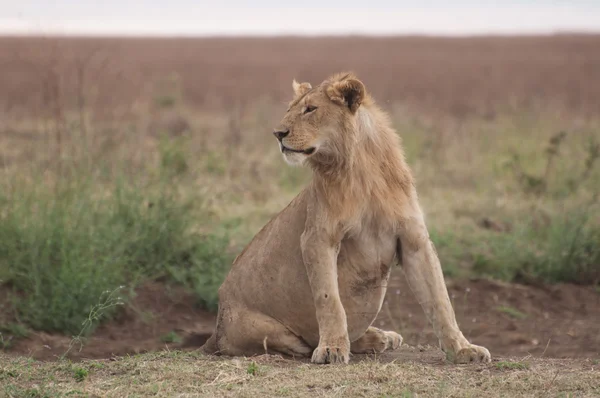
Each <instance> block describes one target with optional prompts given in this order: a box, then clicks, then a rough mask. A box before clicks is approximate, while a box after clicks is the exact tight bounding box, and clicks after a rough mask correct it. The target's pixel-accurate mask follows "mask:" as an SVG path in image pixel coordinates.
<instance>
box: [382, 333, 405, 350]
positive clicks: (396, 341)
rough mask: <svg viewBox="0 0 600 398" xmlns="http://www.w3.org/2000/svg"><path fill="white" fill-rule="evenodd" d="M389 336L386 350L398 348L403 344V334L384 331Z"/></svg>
mask: <svg viewBox="0 0 600 398" xmlns="http://www.w3.org/2000/svg"><path fill="white" fill-rule="evenodd" d="M384 333H385V335H386V337H387V346H386V347H385V349H386V350H397V349H398V348H400V346H401V345H402V340H403V339H402V336H400V335H399V334H398V333H396V332H384Z"/></svg>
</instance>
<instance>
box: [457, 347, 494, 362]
mask: <svg viewBox="0 0 600 398" xmlns="http://www.w3.org/2000/svg"><path fill="white" fill-rule="evenodd" d="M491 358H492V357H491V355H490V352H489V351H488V349H487V348H485V347H481V346H478V345H475V344H471V345H469V346H468V347H465V348H463V349H461V350H460V351H458V352H457V353H456V355H455V357H454V363H472V362H483V363H487V362H490V361H491V360H492V359H491Z"/></svg>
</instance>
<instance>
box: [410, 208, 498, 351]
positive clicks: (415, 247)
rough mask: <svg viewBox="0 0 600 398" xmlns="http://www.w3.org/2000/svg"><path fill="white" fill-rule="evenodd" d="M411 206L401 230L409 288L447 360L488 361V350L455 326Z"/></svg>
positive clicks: (420, 221) (425, 237) (440, 276)
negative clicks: (475, 343)
mask: <svg viewBox="0 0 600 398" xmlns="http://www.w3.org/2000/svg"><path fill="white" fill-rule="evenodd" d="M413 209H416V210H415V211H414V214H410V215H408V217H407V218H406V219H405V220H404V222H403V224H402V228H401V233H400V241H401V249H402V250H401V252H402V265H403V267H404V269H405V273H406V278H407V280H408V283H409V285H410V287H411V290H412V291H413V293H414V294H415V295H416V297H417V300H418V301H419V303H420V304H421V306H422V307H423V310H424V311H425V315H426V316H427V318H428V320H429V322H430V323H431V324H432V326H433V329H434V331H435V334H436V335H437V337H438V338H439V340H440V345H441V348H442V350H443V351H444V352H445V353H446V357H447V358H448V359H449V360H451V361H453V362H455V363H468V362H489V361H490V353H489V351H488V350H487V349H486V348H485V347H480V346H477V345H474V344H471V343H469V342H468V341H467V339H466V338H465V337H464V336H463V334H462V332H461V331H460V329H459V327H458V324H457V322H456V317H455V314H454V310H453V308H452V304H451V303H450V298H449V297H448V291H447V288H446V283H445V281H444V276H443V274H442V268H441V266H440V262H439V259H438V256H437V253H436V251H435V248H434V246H433V243H432V242H431V240H430V239H429V233H428V231H427V228H426V226H425V222H424V220H423V216H422V213H421V211H420V208H419V206H418V204H414V207H413Z"/></svg>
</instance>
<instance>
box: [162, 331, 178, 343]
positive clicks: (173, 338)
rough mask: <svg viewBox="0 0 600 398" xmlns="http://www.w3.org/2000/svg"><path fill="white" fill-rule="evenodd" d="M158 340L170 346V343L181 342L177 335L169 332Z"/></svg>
mask: <svg viewBox="0 0 600 398" xmlns="http://www.w3.org/2000/svg"><path fill="white" fill-rule="evenodd" d="M160 340H161V341H162V342H164V343H167V344H171V343H175V344H179V343H181V341H182V340H181V337H179V335H178V334H177V333H175V332H174V331H170V332H169V333H167V334H165V335H164V336H162V337H161V338H160Z"/></svg>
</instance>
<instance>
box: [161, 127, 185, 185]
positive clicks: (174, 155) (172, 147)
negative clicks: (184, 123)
mask: <svg viewBox="0 0 600 398" xmlns="http://www.w3.org/2000/svg"><path fill="white" fill-rule="evenodd" d="M159 152H160V162H161V171H162V172H163V173H164V176H163V177H164V178H172V177H176V176H180V175H182V174H184V173H185V172H186V171H187V170H188V168H189V165H188V161H187V155H186V153H185V142H184V141H183V138H181V137H180V138H169V137H168V136H167V135H163V136H162V137H161V140H160V145H159Z"/></svg>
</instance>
